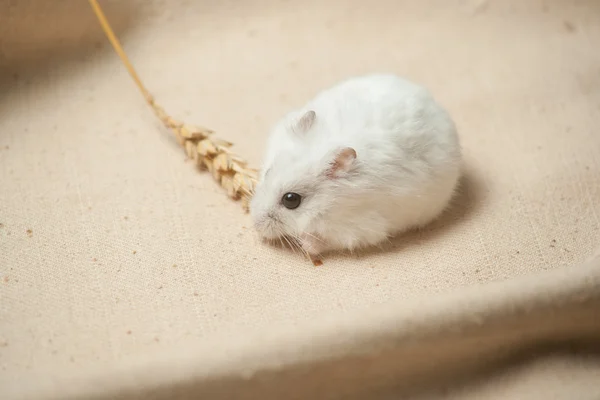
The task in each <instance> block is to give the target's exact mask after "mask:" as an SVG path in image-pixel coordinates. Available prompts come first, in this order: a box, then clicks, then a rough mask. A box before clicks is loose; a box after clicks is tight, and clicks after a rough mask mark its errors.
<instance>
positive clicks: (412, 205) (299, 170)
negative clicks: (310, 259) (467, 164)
mask: <svg viewBox="0 0 600 400" xmlns="http://www.w3.org/2000/svg"><path fill="white" fill-rule="evenodd" d="M309 110H314V111H315V113H316V118H315V121H314V123H313V125H312V126H311V127H310V129H308V131H307V132H306V133H302V132H297V129H294V127H295V126H296V124H297V121H298V120H299V118H300V117H301V116H302V115H304V114H305V113H306V112H308V111H309ZM344 147H351V148H353V149H354V150H355V151H356V153H357V158H356V159H355V160H354V162H353V163H352V165H351V167H350V169H349V170H348V171H346V172H344V173H342V174H341V175H340V176H339V177H337V178H331V177H328V176H327V175H326V174H325V173H324V171H326V170H327V168H328V166H329V165H330V163H331V162H332V160H333V159H334V157H335V152H336V149H340V148H344ZM460 159H461V149H460V144H459V139H458V136H457V133H456V129H455V125H454V123H453V122H452V120H451V118H450V116H449V115H448V114H447V112H446V111H445V110H444V109H443V108H442V107H441V106H440V105H439V104H438V103H436V102H435V100H434V99H433V98H432V97H431V95H430V94H429V92H428V91H427V90H426V89H424V88H422V87H420V86H418V85H416V84H414V83H411V82H408V81H406V80H404V79H401V78H399V77H397V76H393V75H368V76H363V77H357V78H353V79H349V80H347V81H345V82H342V83H340V84H338V85H336V86H334V87H333V88H331V89H328V90H325V91H323V92H321V93H319V94H318V95H317V96H316V97H315V98H314V99H313V100H311V101H310V102H309V103H308V104H306V106H305V107H303V108H302V109H300V110H298V111H294V112H291V113H289V114H288V115H286V116H285V117H284V118H283V119H282V120H281V121H280V122H279V123H278V124H277V125H276V126H275V128H274V129H273V132H272V133H271V135H270V137H269V141H268V143H267V151H266V155H265V160H264V164H263V168H262V171H261V180H260V182H259V184H258V186H257V188H256V192H255V194H254V197H253V199H252V202H251V208H250V210H251V214H252V217H253V219H254V222H255V227H256V229H257V231H258V232H259V234H260V235H261V236H263V237H264V238H269V239H277V238H294V239H296V240H297V241H299V242H300V244H301V245H302V247H303V248H304V250H306V251H308V252H309V253H311V254H313V255H316V254H319V253H322V252H324V251H328V250H341V249H349V250H353V249H356V248H358V247H363V246H373V245H378V244H381V242H383V241H385V240H387V239H388V238H389V237H390V236H392V235H395V234H398V233H400V232H403V231H406V230H407V229H410V228H415V227H419V226H423V225H425V224H427V223H429V222H431V221H432V220H433V219H435V218H436V217H437V216H438V215H439V214H440V213H441V212H442V211H443V210H444V209H445V208H446V206H447V205H448V203H449V201H450V200H451V198H452V196H453V193H454V190H455V187H456V185H457V181H458V178H459V175H460V162H461V161H460ZM267 171H269V172H268V174H267V176H265V174H266V173H267ZM286 192H296V193H298V194H300V195H302V196H303V200H302V203H301V205H300V206H299V207H298V208H297V209H294V210H288V209H287V208H285V207H284V206H283V205H282V204H281V198H282V196H283V195H284V194H285V193H286Z"/></svg>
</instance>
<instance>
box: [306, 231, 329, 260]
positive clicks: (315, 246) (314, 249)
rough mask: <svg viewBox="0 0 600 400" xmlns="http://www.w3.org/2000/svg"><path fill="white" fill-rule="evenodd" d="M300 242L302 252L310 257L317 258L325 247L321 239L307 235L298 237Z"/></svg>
mask: <svg viewBox="0 0 600 400" xmlns="http://www.w3.org/2000/svg"><path fill="white" fill-rule="evenodd" d="M300 241H301V242H302V250H304V251H305V252H307V253H308V254H309V255H310V256H312V257H317V256H319V255H320V254H321V253H322V252H323V251H324V250H325V247H326V246H325V242H324V241H323V240H322V239H320V238H318V237H317V236H315V235H311V234H308V233H305V234H302V235H300Z"/></svg>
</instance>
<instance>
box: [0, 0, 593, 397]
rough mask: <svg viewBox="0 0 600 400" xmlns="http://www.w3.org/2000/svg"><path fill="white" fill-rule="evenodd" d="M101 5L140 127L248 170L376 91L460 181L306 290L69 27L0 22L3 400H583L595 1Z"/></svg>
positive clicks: (55, 12)
mask: <svg viewBox="0 0 600 400" xmlns="http://www.w3.org/2000/svg"><path fill="white" fill-rule="evenodd" d="M101 5H102V6H103V7H104V9H105V11H106V14H107V16H108V18H109V21H111V23H112V24H113V25H114V28H115V30H116V32H117V34H118V35H119V37H120V38H121V39H122V42H123V45H124V47H125V49H126V51H127V52H128V54H129V56H130V58H131V60H132V62H133V63H134V65H135V66H136V68H137V70H138V72H139V74H140V75H141V77H142V79H143V80H144V82H145V83H146V85H147V86H148V89H149V90H150V91H151V92H152V93H153V94H154V96H155V97H156V99H157V101H158V102H159V103H161V104H162V105H163V106H164V107H165V108H166V110H167V111H169V112H170V113H171V114H172V115H173V116H174V117H176V118H177V119H179V120H183V121H186V122H188V123H198V124H201V125H204V126H208V127H210V128H211V129H214V130H215V131H216V132H217V133H216V134H217V135H218V136H220V137H222V138H224V139H227V140H230V141H232V142H234V143H235V147H234V149H235V150H236V152H237V153H238V154H240V155H241V156H243V157H245V158H247V159H248V161H249V162H250V163H251V164H252V165H254V166H259V165H260V160H261V156H262V154H263V150H264V147H263V143H264V141H265V139H266V136H267V132H268V129H269V128H270V126H271V124H272V123H273V122H274V121H276V120H277V119H278V118H279V117H280V116H281V115H283V113H285V112H287V111H289V110H290V109H292V108H294V107H297V106H299V105H301V104H303V102H304V101H306V100H307V99H309V98H310V97H312V96H313V95H314V94H315V93H316V92H318V91H319V90H321V89H323V88H325V87H328V86H331V85H333V84H335V83H336V82H338V81H340V80H342V79H345V78H347V77H350V76H354V75H359V74H363V73H369V72H394V73H397V74H400V75H403V76H406V77H408V78H409V79H412V80H414V81H416V82H419V83H421V84H423V85H424V86H426V87H428V88H429V89H430V90H431V91H432V93H434V95H435V96H436V98H437V99H438V100H439V101H440V103H442V104H443V105H444V106H445V107H446V108H447V109H448V110H449V111H450V113H451V114H452V116H453V117H454V119H455V121H456V124H457V126H458V129H459V133H460V137H461V141H462V144H463V147H464V155H465V174H464V179H463V180H462V181H461V187H460V192H459V194H458V196H457V198H456V200H455V202H454V203H453V206H452V207H451V208H450V210H449V211H448V212H447V213H446V214H445V215H444V216H443V217H442V218H441V219H440V220H439V221H437V222H435V223H434V224H432V225H431V226H429V227H427V228H426V229H424V230H422V231H420V232H413V233H409V234H407V235H403V236H402V237H399V238H397V239H394V240H393V241H392V242H391V243H390V244H389V245H388V246H387V247H386V248H385V249H384V250H377V251H365V252H361V253H359V254H356V255H343V254H342V255H332V256H330V257H327V258H326V259H325V260H324V265H323V266H321V267H314V266H313V265H312V264H311V263H310V262H308V261H306V260H303V259H302V258H301V257H300V256H299V255H297V254H294V253H292V252H291V251H288V250H281V249H276V248H271V247H269V246H266V245H264V244H262V243H260V241H259V240H258V239H257V238H256V237H255V235H254V233H253V231H252V226H251V221H250V217H249V216H248V215H246V214H244V213H243V211H242V210H241V207H240V205H239V204H238V203H235V202H233V201H231V200H229V199H228V198H227V196H226V194H225V193H224V192H223V191H222V189H221V188H220V187H219V186H218V185H217V184H215V182H214V181H213V179H212V177H211V176H210V175H209V174H206V173H201V172H199V171H198V170H197V169H196V168H195V166H194V165H193V163H192V162H190V161H186V159H185V154H184V152H183V150H182V149H181V148H180V147H178V145H177V143H176V142H175V141H174V140H173V138H172V137H171V136H170V133H169V132H167V131H165V130H164V129H163V128H162V127H161V126H160V124H159V123H158V122H157V120H156V119H155V117H154V115H153V114H152V113H151V111H150V109H149V108H148V106H147V105H146V104H145V103H144V100H143V98H142V96H141V95H140V93H139V92H138V91H137V88H136V87H135V85H134V83H133V81H132V80H131V78H130V77H129V75H128V74H127V72H126V70H125V69H124V67H123V66H122V64H121V63H120V61H119V59H118V58H117V56H116V55H115V53H114V51H113V50H112V48H111V47H110V46H109V44H108V42H107V40H106V38H105V37H104V35H103V33H102V31H101V29H100V27H99V25H98V23H97V21H96V20H95V17H94V15H93V13H92V11H91V9H90V7H89V5H88V3H87V2H84V1H79V0H52V1H50V0H37V1H34V0H21V1H18V2H16V1H10V0H0V397H2V398H3V399H31V400H38V399H39V400H45V399H81V398H98V399H115V398H117V399H127V400H129V399H137V398H140V399H151V398H155V399H177V398H180V399H186V398H193V397H196V396H204V397H202V398H211V399H232V398H236V399H237V398H240V399H246V398H247V399H253V398H261V399H265V400H269V399H282V398H286V399H295V398H297V399H304V398H315V399H317V398H324V399H325V398H327V399H338V398H343V399H353V398H356V399H378V398H381V399H388V398H390V399H392V398H394V399H395V398H398V396H400V395H406V396H408V397H407V398H415V399H417V398H419V399H420V398H423V399H425V398H427V399H448V400H450V399H479V398H486V399H507V398H544V399H550V398H560V399H562V398H569V399H572V398H577V399H588V398H589V399H592V398H598V397H599V396H600V384H599V383H598V382H600V357H598V356H596V355H595V354H598V353H597V352H596V351H594V348H595V347H597V345H598V341H599V339H598V338H600V322H599V321H600V318H598V317H600V304H599V302H600V262H599V261H598V259H596V261H593V257H592V255H593V254H594V252H595V251H596V250H597V249H598V248H599V247H600V131H599V128H598V127H599V126H600V51H598V49H599V43H600V3H599V2H598V1H594V0H588V1H585V0H578V1H559V0H546V1H542V0H539V1H526V2H525V1H520V0H503V1H500V0H496V1H493V0H489V1H467V0H450V1H443V0H428V1H408V0H402V1H397V0H379V1H375V2H364V1H359V0H331V1H327V2H322V1H317V0H307V1H304V2H301V3H298V2H291V1H275V0H251V1H244V2H238V1H234V0H222V1H219V2H209V1H195V2H192V1H184V0H173V1H169V2H166V1H160V0H151V1H141V0H131V1H127V2H123V1H116V0H112V1H101ZM589 260H592V261H589ZM556 377H561V379H556ZM552 396H554V397H552Z"/></svg>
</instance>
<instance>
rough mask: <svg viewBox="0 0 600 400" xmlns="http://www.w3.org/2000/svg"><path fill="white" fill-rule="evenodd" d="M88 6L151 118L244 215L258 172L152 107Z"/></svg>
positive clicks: (221, 144) (205, 132)
mask: <svg viewBox="0 0 600 400" xmlns="http://www.w3.org/2000/svg"><path fill="white" fill-rule="evenodd" d="M89 2H90V5H91V6H92V9H93V10H94V13H95V14H96V17H98V20H99V21H100V25H101V26H102V29H103V30H104V33H105V34H106V36H107V38H108V40H109V41H110V43H111V45H112V46H113V48H114V49H115V51H116V52H117V54H118V55H119V58H120V59H121V61H122V62H123V64H124V65H125V67H126V68H127V70H128V71H129V74H130V75H131V77H132V78H133V80H134V81H135V83H136V85H137V87H138V88H139V89H140V91H141V92H142V94H143V95H144V98H145V99H146V102H147V103H148V104H149V105H150V107H152V110H153V111H154V114H156V116H157V117H158V118H159V119H160V120H161V121H162V123H163V124H164V125H165V126H166V127H167V128H168V129H169V130H170V131H171V132H173V133H174V134H175V138H176V139H177V142H178V143H179V144H180V145H181V146H182V147H183V149H184V150H185V152H186V154H187V156H188V158H190V159H193V160H194V161H195V162H196V164H197V165H198V166H199V167H200V168H201V169H204V170H208V171H209V172H210V173H212V176H213V177H214V178H215V180H216V181H217V182H218V183H219V184H220V185H221V186H222V187H223V188H224V189H225V190H226V191H227V194H228V195H229V197H231V198H232V199H235V200H239V199H241V203H242V206H243V207H244V210H245V211H246V212H247V211H248V205H249V201H250V198H251V197H252V194H253V193H254V187H255V186H256V182H257V180H258V171H257V170H256V169H252V168H249V167H248V165H247V162H246V161H244V159H243V158H241V157H239V156H237V155H236V154H234V153H233V152H232V151H231V150H230V149H231V146H232V145H233V144H232V143H230V142H228V141H225V140H222V139H218V138H215V137H214V136H213V134H214V132H213V131H212V130H210V129H208V128H204V127H201V126H194V125H188V124H184V123H182V122H180V121H177V120H176V119H174V118H172V117H171V116H169V114H167V113H166V112H165V110H164V109H163V108H162V107H161V106H159V105H158V104H156V102H155V101H154V98H153V97H152V95H151V94H150V92H148V90H147V89H146V87H145V86H144V84H143V83H142V81H141V80H140V78H139V76H138V74H137V73H136V71H135V69H134V68H133V66H132V65H131V62H130V61H129V58H128V57H127V55H126V54H125V51H124V50H123V48H122V47H121V44H120V43H119V40H118V39H117V37H116V36H115V34H114V32H113V30H112V28H111V27H110V24H109V23H108V20H107V19H106V16H105V15H104V12H103V11H102V9H101V8H100V5H99V4H98V1H97V0H89Z"/></svg>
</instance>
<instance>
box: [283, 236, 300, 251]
mask: <svg viewBox="0 0 600 400" xmlns="http://www.w3.org/2000/svg"><path fill="white" fill-rule="evenodd" d="M283 239H284V240H285V241H286V242H287V244H288V245H289V246H290V248H291V249H292V251H293V252H294V254H298V253H296V249H295V248H294V245H293V244H292V242H290V240H289V239H288V238H287V236H283Z"/></svg>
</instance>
